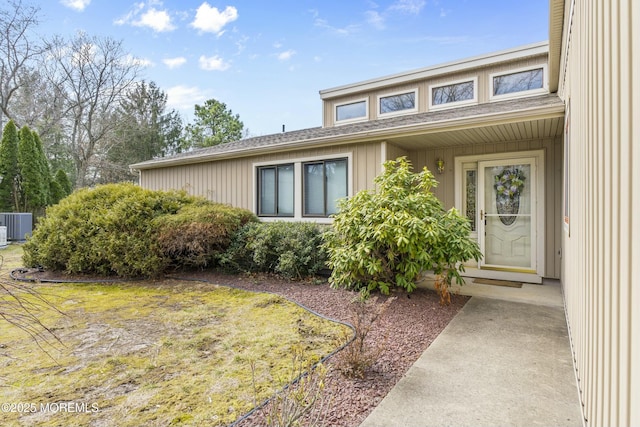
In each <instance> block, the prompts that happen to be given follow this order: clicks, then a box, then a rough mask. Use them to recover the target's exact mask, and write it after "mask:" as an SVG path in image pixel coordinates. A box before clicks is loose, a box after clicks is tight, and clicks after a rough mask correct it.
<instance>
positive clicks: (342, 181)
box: [302, 159, 348, 217]
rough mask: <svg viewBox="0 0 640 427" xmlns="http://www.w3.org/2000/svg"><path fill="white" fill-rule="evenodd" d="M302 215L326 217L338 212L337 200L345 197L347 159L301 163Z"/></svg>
mask: <svg viewBox="0 0 640 427" xmlns="http://www.w3.org/2000/svg"><path fill="white" fill-rule="evenodd" d="M302 175H303V176H302V182H303V186H302V187H303V190H302V191H303V194H302V200H303V208H302V213H303V215H304V216H316V217H327V216H329V215H331V214H334V213H336V212H338V207H337V205H338V200H340V199H342V198H344V197H347V195H348V194H347V159H334V160H323V161H316V162H307V163H303V164H302Z"/></svg>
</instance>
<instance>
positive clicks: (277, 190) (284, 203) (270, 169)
mask: <svg viewBox="0 0 640 427" xmlns="http://www.w3.org/2000/svg"><path fill="white" fill-rule="evenodd" d="M293 172H294V168H293V163H290V164H285V165H277V166H261V167H259V168H258V216H293V213H294V212H293V203H294V202H293V188H294V184H293Z"/></svg>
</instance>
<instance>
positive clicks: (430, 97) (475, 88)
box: [429, 76, 478, 111]
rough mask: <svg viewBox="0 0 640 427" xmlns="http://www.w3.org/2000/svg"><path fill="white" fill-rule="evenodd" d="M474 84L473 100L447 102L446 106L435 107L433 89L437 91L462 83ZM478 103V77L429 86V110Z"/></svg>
mask: <svg viewBox="0 0 640 427" xmlns="http://www.w3.org/2000/svg"><path fill="white" fill-rule="evenodd" d="M467 82H473V98H472V99H465V100H464V101H455V102H447V103H445V104H439V105H433V89H437V88H439V87H443V86H451V85H457V84H460V83H467ZM477 103H478V76H474V77H469V78H466V79H460V80H452V81H448V82H443V83H438V84H435V85H429V110H430V111H431V110H446V109H448V108H455V107H461V106H464V105H474V104H477Z"/></svg>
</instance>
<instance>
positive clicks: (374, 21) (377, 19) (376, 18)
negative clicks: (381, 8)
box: [365, 10, 384, 30]
mask: <svg viewBox="0 0 640 427" xmlns="http://www.w3.org/2000/svg"><path fill="white" fill-rule="evenodd" d="M365 15H366V16H367V22H368V23H369V24H371V25H372V26H373V27H374V28H376V29H378V30H383V29H384V17H383V16H382V15H380V14H379V13H378V12H376V11H375V10H368V11H366V12H365Z"/></svg>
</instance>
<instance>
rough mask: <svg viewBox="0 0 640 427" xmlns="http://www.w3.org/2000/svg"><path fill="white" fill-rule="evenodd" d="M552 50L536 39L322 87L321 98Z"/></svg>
mask: <svg viewBox="0 0 640 427" xmlns="http://www.w3.org/2000/svg"><path fill="white" fill-rule="evenodd" d="M548 52H549V42H548V41H544V42H539V43H533V44H529V45H525V46H520V47H517V48H513V49H508V50H503V51H499V52H493V53H489V54H486V55H479V56H475V57H471V58H467V59H464V60H459V61H452V62H447V63H444V64H440V65H436V66H432V67H426V68H420V69H417V70H413V71H408V72H403V73H399V74H392V75H390V76H386V77H380V78H375V79H371V80H364V81H362V82H358V83H352V84H348V85H344V86H337V87H334V88H330V89H324V90H321V91H320V98H321V99H331V98H335V97H338V96H344V95H350V94H354V93H358V92H363V91H369V90H373V89H379V88H381V87H386V86H392V85H397V84H401V83H407V82H411V81H415V80H421V79H425V78H429V77H433V76H438V75H442V74H451V73H455V72H459V71H464V70H468V69H472V68H477V67H482V66H486V65H491V64H496V63H499V62H505V61H513V60H516V59H520V58H525V57H529V56H536V55H542V54H546V53H548Z"/></svg>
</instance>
